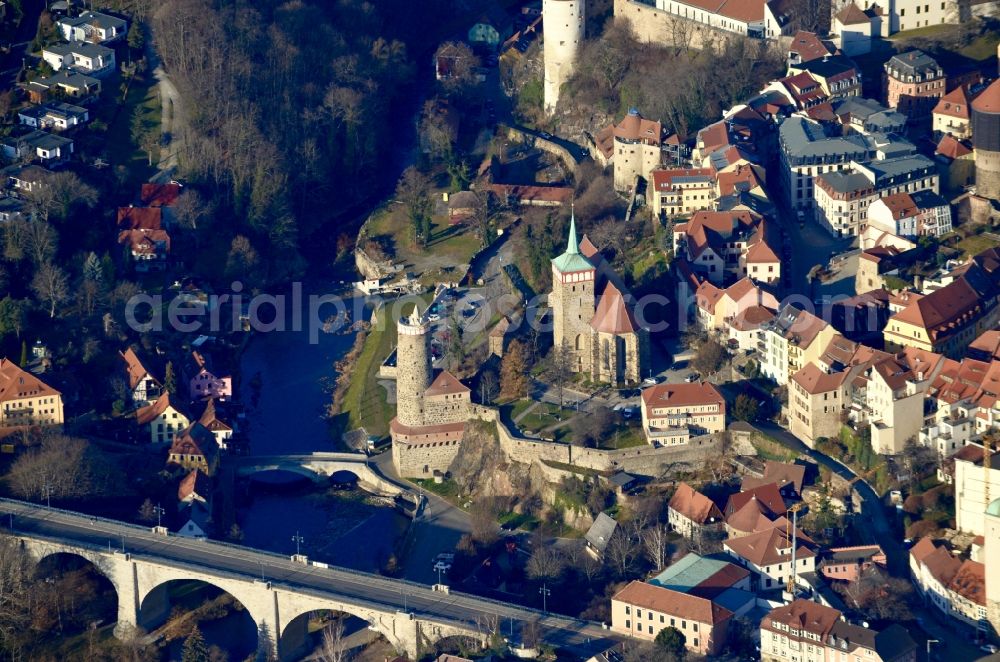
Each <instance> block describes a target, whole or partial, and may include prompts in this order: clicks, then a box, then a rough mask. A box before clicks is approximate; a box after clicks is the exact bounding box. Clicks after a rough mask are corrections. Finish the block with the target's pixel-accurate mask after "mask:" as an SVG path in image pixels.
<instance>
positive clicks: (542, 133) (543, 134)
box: [538, 131, 552, 140]
mask: <svg viewBox="0 0 1000 662" xmlns="http://www.w3.org/2000/svg"><path fill="white" fill-rule="evenodd" d="M538 135H540V136H541V137H542V138H545V139H546V140H551V139H552V134H551V133H549V132H548V131H539V132H538Z"/></svg>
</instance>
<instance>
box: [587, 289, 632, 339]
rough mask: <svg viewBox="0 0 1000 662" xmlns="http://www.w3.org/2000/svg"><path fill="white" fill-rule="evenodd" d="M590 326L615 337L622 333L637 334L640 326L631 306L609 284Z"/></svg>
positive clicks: (618, 291) (619, 292) (617, 290)
mask: <svg viewBox="0 0 1000 662" xmlns="http://www.w3.org/2000/svg"><path fill="white" fill-rule="evenodd" d="M590 326H591V328H593V329H594V330H595V331H598V332H600V333H612V334H615V335H618V334H622V333H635V332H636V331H638V330H639V324H638V323H637V322H636V321H635V317H633V316H632V311H631V309H630V307H629V305H628V304H627V303H626V302H625V297H624V296H622V293H621V291H620V290H619V289H618V288H617V287H615V286H614V283H608V286H607V287H606V288H605V289H604V294H603V295H602V296H601V299H600V301H599V302H598V304H597V310H595V311H594V316H593V318H591V320H590Z"/></svg>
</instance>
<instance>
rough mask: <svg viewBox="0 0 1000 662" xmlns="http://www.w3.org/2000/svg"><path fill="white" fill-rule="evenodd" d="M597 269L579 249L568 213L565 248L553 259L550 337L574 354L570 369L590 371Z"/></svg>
mask: <svg viewBox="0 0 1000 662" xmlns="http://www.w3.org/2000/svg"><path fill="white" fill-rule="evenodd" d="M595 273H596V269H595V268H594V265H593V264H592V263H591V262H590V260H588V259H587V258H586V257H584V256H583V254H582V253H580V246H579V243H578V242H577V237H576V213H575V212H574V213H573V215H572V216H570V221H569V239H568V241H567V242H566V251H565V252H564V253H563V254H562V255H560V256H559V257H557V258H555V259H554V260H552V293H551V294H550V295H549V306H550V307H551V308H552V322H553V324H552V341H553V347H556V348H558V347H559V346H560V345H561V344H562V343H563V341H565V342H566V344H567V345H568V347H569V349H570V352H571V353H572V355H573V371H574V372H589V371H590V369H591V364H592V362H593V357H592V348H591V332H590V320H591V318H592V317H593V316H594V301H595V296H594V280H595Z"/></svg>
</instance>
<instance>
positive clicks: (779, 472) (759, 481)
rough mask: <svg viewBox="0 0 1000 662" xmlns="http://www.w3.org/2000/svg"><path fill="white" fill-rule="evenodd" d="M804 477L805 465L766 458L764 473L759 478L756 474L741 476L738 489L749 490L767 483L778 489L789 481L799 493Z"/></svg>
mask: <svg viewBox="0 0 1000 662" xmlns="http://www.w3.org/2000/svg"><path fill="white" fill-rule="evenodd" d="M805 478H806V467H805V465H802V464H790V463H788V462H775V461H774V460H768V461H767V463H766V464H765V465H764V475H763V476H761V477H760V478H757V477H756V476H746V477H745V478H743V482H742V484H741V485H740V489H742V490H749V489H753V488H755V487H760V486H761V485H766V484H768V483H774V484H776V485H777V486H778V488H779V489H780V488H782V487H784V486H785V485H787V484H788V483H791V484H792V487H793V488H794V489H795V491H796V492H798V493H800V494H801V493H802V484H803V482H805Z"/></svg>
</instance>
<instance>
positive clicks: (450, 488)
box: [412, 478, 462, 508]
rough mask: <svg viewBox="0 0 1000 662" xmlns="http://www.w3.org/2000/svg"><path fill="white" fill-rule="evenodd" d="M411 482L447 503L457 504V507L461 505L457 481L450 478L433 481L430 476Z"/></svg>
mask: <svg viewBox="0 0 1000 662" xmlns="http://www.w3.org/2000/svg"><path fill="white" fill-rule="evenodd" d="M412 482H413V483H414V484H416V485H419V486H420V487H421V488H423V489H424V490H426V491H428V492H430V493H432V494H436V495H438V496H439V497H441V498H442V499H444V500H445V501H447V502H448V503H451V504H453V505H455V506H458V507H459V508H461V507H462V503H461V501H462V500H461V498H460V495H459V493H458V483H456V482H455V481H453V480H451V479H450V478H449V479H447V480H445V481H443V482H440V483H435V482H434V480H433V479H432V478H420V479H414V480H413V481H412Z"/></svg>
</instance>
